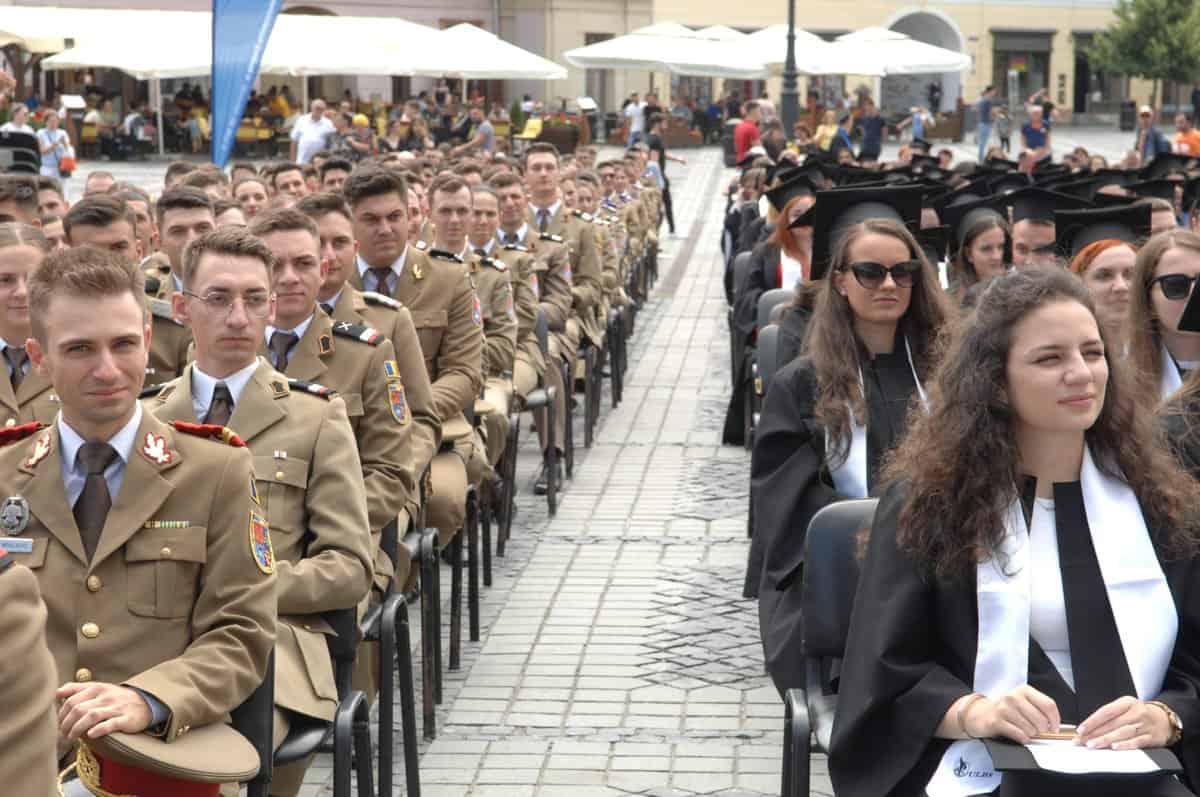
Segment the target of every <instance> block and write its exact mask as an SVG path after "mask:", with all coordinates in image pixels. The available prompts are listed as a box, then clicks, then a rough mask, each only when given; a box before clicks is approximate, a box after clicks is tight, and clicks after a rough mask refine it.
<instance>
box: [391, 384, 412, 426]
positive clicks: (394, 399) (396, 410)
mask: <svg viewBox="0 0 1200 797" xmlns="http://www.w3.org/2000/svg"><path fill="white" fill-rule="evenodd" d="M387 389H388V404H390V405H391V407H392V417H393V418H395V419H396V423H398V424H400V425H401V426H403V425H404V424H406V423H408V400H407V399H406V398H405V397H404V385H402V384H400V382H388V386H387Z"/></svg>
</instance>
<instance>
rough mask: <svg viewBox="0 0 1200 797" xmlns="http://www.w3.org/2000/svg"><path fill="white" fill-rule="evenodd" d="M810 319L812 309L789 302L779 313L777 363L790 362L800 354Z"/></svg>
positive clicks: (782, 364) (781, 364) (784, 363)
mask: <svg viewBox="0 0 1200 797" xmlns="http://www.w3.org/2000/svg"><path fill="white" fill-rule="evenodd" d="M811 319H812V309H811V308H809V307H799V306H797V305H795V304H790V305H788V306H787V307H784V308H783V310H782V312H780V314H779V322H778V323H779V353H778V355H777V356H778V358H779V365H780V367H782V366H784V365H786V364H787V363H790V362H791V361H792V360H795V359H796V358H797V357H799V356H800V351H801V349H802V348H803V347H804V334H805V333H806V332H808V322H809V321H810V320H811Z"/></svg>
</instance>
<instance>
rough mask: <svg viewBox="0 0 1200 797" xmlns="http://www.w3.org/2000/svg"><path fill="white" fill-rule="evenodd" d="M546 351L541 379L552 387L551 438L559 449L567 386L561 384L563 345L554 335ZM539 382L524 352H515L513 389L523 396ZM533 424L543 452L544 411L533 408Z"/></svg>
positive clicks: (546, 441)
mask: <svg viewBox="0 0 1200 797" xmlns="http://www.w3.org/2000/svg"><path fill="white" fill-rule="evenodd" d="M548 348H549V354H548V356H547V357H546V372H545V374H544V378H545V381H546V387H547V388H551V387H552V388H554V390H555V395H554V441H555V443H556V446H555V447H556V448H558V449H559V450H562V448H563V445H564V441H565V440H566V439H567V387H566V385H565V384H564V383H563V376H562V363H563V361H564V358H563V354H562V346H561V345H560V344H559V342H558V340H557V338H556V337H555V336H553V335H551V336H550V340H549V347H548ZM537 385H538V372H537V370H536V369H535V368H534V365H533V363H532V362H530V361H529V357H528V356H527V355H525V354H524V353H523V352H520V351H518V352H517V361H516V365H515V366H514V367H513V389H514V391H516V394H517V395H518V396H520V397H521V399H522V400H524V399H525V397H526V396H528V395H529V394H530V393H531V392H532V391H533V390H534V389H536V388H537ZM533 425H534V426H535V427H536V428H537V433H538V442H539V445H540V446H541V449H542V451H545V450H546V447H547V446H548V445H549V444H550V441H549V439H548V438H547V434H546V411H545V410H544V409H540V410H534V411H533Z"/></svg>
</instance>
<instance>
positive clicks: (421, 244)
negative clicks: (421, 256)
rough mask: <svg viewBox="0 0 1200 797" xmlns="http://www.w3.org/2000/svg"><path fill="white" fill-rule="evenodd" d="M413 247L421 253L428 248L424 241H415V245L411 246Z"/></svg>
mask: <svg viewBox="0 0 1200 797" xmlns="http://www.w3.org/2000/svg"><path fill="white" fill-rule="evenodd" d="M413 246H415V247H417V249H419V250H421V251H422V252H424V251H425V250H426V249H428V248H429V244H427V243H425V242H424V241H422V240H420V239H418V240H417V241H416V243H414V244H413Z"/></svg>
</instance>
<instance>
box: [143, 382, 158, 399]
mask: <svg viewBox="0 0 1200 797" xmlns="http://www.w3.org/2000/svg"><path fill="white" fill-rule="evenodd" d="M162 389H163V386H162V385H150V386H149V387H144V388H142V392H141V393H138V398H140V399H148V398H154V397H155V396H157V395H158V394H159V393H161V392H162Z"/></svg>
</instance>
